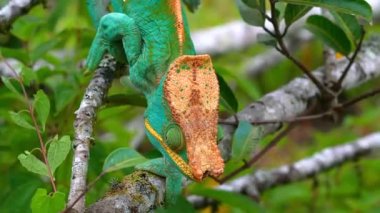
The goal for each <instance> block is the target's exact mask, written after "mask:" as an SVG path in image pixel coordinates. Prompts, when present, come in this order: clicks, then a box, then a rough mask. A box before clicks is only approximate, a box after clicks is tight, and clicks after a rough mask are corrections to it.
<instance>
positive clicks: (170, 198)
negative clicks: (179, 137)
mask: <svg viewBox="0 0 380 213" xmlns="http://www.w3.org/2000/svg"><path fill="white" fill-rule="evenodd" d="M136 169H139V170H144V171H148V172H151V173H153V174H156V175H158V176H161V177H165V178H166V188H165V203H167V204H169V205H173V204H175V203H176V201H177V197H178V196H179V195H180V194H181V192H182V178H183V175H182V173H181V172H180V171H179V170H178V169H177V168H176V167H175V166H172V165H171V164H170V163H169V162H168V161H166V160H165V159H164V158H157V159H153V160H150V161H147V162H145V163H143V164H140V165H138V166H136Z"/></svg>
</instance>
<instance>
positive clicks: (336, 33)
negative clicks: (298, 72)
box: [306, 15, 351, 55]
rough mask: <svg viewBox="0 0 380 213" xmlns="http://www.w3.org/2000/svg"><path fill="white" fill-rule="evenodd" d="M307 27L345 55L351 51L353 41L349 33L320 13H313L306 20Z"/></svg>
mask: <svg viewBox="0 0 380 213" xmlns="http://www.w3.org/2000/svg"><path fill="white" fill-rule="evenodd" d="M306 28H307V29H308V30H310V31H311V32H312V33H313V34H314V35H316V36H317V37H318V38H320V39H322V41H323V42H324V43H326V44H327V45H329V46H330V47H332V48H333V49H335V50H336V51H338V52H340V53H342V54H344V55H348V54H349V53H350V51H351V42H350V40H349V39H348V38H347V35H346V34H345V33H344V31H343V30H342V29H341V28H340V27H339V26H338V25H336V24H334V23H333V22H332V21H330V20H329V19H327V18H325V17H323V16H320V15H312V16H310V17H309V18H308V19H307V20H306Z"/></svg>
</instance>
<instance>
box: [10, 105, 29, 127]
mask: <svg viewBox="0 0 380 213" xmlns="http://www.w3.org/2000/svg"><path fill="white" fill-rule="evenodd" d="M9 115H10V117H11V119H12V121H13V122H14V123H15V124H17V125H19V126H21V127H24V128H26V129H32V130H35V128H34V126H33V125H32V124H30V123H29V122H28V120H30V116H29V112H28V111H26V110H21V111H19V112H17V113H16V112H12V111H10V112H9Z"/></svg>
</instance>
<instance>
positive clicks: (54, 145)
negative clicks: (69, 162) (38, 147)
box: [47, 135, 71, 174]
mask: <svg viewBox="0 0 380 213" xmlns="http://www.w3.org/2000/svg"><path fill="white" fill-rule="evenodd" d="M70 150H71V140H70V137H69V136H67V135H65V136H63V137H61V138H60V139H59V140H56V139H53V141H52V142H51V143H50V146H49V149H48V154H47V158H48V161H49V166H50V169H51V172H52V173H53V174H54V171H55V170H56V169H57V168H58V166H59V165H61V164H62V162H63V161H64V160H65V159H66V157H67V155H68V154H69V152H70Z"/></svg>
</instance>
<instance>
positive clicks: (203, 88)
mask: <svg viewBox="0 0 380 213" xmlns="http://www.w3.org/2000/svg"><path fill="white" fill-rule="evenodd" d="M164 97H165V99H166V101H167V103H168V106H169V108H170V111H171V114H172V117H173V120H174V121H175V122H176V123H177V124H178V125H179V126H180V127H181V129H182V131H183V133H184V135H185V141H186V150H187V157H188V159H189V165H190V167H191V170H192V175H193V177H194V179H195V180H202V179H203V178H204V177H205V176H206V175H211V176H214V177H218V176H219V175H221V174H222V173H223V170H224V162H223V159H222V157H221V155H220V151H219V149H218V147H217V143H216V141H217V124H218V106H219V84H218V80H217V77H216V74H215V71H214V68H213V65H212V63H211V58H210V56H208V55H194V56H193V55H183V56H180V57H178V58H177V59H176V60H175V61H174V62H173V63H172V64H171V65H170V67H169V71H168V73H167V76H166V80H165V84H164Z"/></svg>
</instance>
